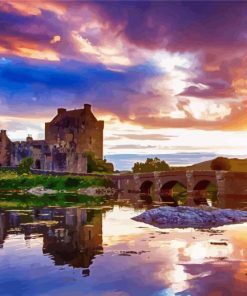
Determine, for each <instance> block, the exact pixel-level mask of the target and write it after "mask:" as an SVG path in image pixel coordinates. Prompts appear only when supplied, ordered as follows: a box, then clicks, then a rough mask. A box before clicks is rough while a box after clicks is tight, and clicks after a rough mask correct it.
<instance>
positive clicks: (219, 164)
mask: <svg viewBox="0 0 247 296" xmlns="http://www.w3.org/2000/svg"><path fill="white" fill-rule="evenodd" d="M210 167H211V169H212V170H215V171H229V170H230V169H231V163H230V160H229V159H228V158H226V157H217V158H215V159H213V160H212V162H211V165H210Z"/></svg>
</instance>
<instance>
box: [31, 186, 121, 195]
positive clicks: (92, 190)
mask: <svg viewBox="0 0 247 296" xmlns="http://www.w3.org/2000/svg"><path fill="white" fill-rule="evenodd" d="M27 192H28V193H30V194H33V195H37V196H42V195H44V194H57V193H59V192H64V193H70V191H67V190H63V191H58V190H53V189H47V188H44V186H37V187H34V188H31V189H28V190H27ZM74 193H77V194H83V195H88V196H112V195H114V194H115V193H116V190H115V189H114V188H111V187H103V186H98V187H88V188H81V189H78V190H76V191H75V192H74Z"/></svg>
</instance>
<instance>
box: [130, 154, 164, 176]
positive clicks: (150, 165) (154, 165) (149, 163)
mask: <svg viewBox="0 0 247 296" xmlns="http://www.w3.org/2000/svg"><path fill="white" fill-rule="evenodd" d="M169 169H170V167H169V165H168V164H167V163H166V162H165V161H164V160H160V159H159V158H158V157H155V158H147V159H146V161H145V162H144V163H143V162H136V163H135V164H134V166H133V167H132V171H133V173H144V172H154V171H168V170H169Z"/></svg>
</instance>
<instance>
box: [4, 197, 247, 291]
mask: <svg viewBox="0 0 247 296" xmlns="http://www.w3.org/2000/svg"><path fill="white" fill-rule="evenodd" d="M144 210H145V208H140V207H133V206H132V205H130V204H128V203H124V202H122V203H116V202H115V203H109V204H108V205H107V206H104V207H91V208H80V207H73V206H72V207H67V208H61V207H56V206H53V207H43V208H40V207H39V208H31V209H27V210H23V209H21V210H14V209H8V210H7V209H4V208H2V210H1V211H0V246H1V248H0V295H1V296H3V295H25V296H26V295H59V296H61V295H73V296H74V295H87V296H96V295H104V296H116V295H117V296H120V295H121V296H128V295H131V296H132V295H133V296H139V295H141V296H163V295H169V296H170V295H184V296H185V295H246V289H247V248H246V246H247V235H246V233H247V223H245V224H241V225H231V226H224V227H219V228H215V229H211V230H204V231H203V230H196V229H192V228H189V229H165V230H161V229H158V228H155V227H153V226H150V225H146V224H143V223H139V222H135V221H133V220H131V217H133V216H136V215H137V214H139V213H141V212H143V211H144Z"/></svg>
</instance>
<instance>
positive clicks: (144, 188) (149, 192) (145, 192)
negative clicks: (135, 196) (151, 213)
mask: <svg viewBox="0 0 247 296" xmlns="http://www.w3.org/2000/svg"><path fill="white" fill-rule="evenodd" d="M153 195H154V182H152V181H150V180H145V181H144V182H142V184H141V186H140V198H141V199H142V200H145V201H146V202H152V200H153Z"/></svg>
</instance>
